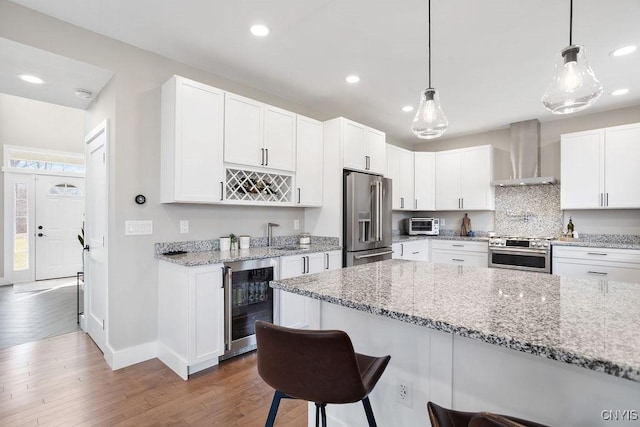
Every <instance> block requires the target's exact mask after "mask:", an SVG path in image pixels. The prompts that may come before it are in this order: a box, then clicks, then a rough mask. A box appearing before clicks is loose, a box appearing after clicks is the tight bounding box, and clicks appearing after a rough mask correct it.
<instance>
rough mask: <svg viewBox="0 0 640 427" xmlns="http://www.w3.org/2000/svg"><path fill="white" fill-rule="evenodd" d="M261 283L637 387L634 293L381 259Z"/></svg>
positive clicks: (638, 299)
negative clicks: (587, 371) (607, 375)
mask: <svg viewBox="0 0 640 427" xmlns="http://www.w3.org/2000/svg"><path fill="white" fill-rule="evenodd" d="M271 286H272V287H274V288H279V289H283V290H285V291H289V292H292V293H296V294H300V295H305V296H308V297H311V298H315V299H319V300H323V301H327V302H330V303H334V304H338V305H342V306H345V307H351V308H354V309H356V310H361V311H365V312H369V313H373V314H376V315H380V316H385V317H390V318H393V319H398V320H400V321H404V322H407V323H413V324H416V325H420V326H426V327H429V328H432V329H437V330H440V331H444V332H448V333H453V334H457V335H460V336H464V337H468V338H472V339H478V340H482V341H485V342H487V343H490V344H494V345H498V346H502V347H506V348H510V349H513V350H517V351H522V352H526V353H531V354H534V355H538V356H542V357H546V358H548V359H553V360H558V361H562V362H565V363H569V364H573V365H578V366H582V367H584V368H587V369H592V370H595V371H599V372H604V373H607V374H609V375H614V376H617V377H621V378H626V379H629V380H632V381H637V382H640V329H638V327H637V325H640V311H639V310H638V307H640V287H639V286H638V285H637V284H631V283H623V282H613V281H609V282H608V283H607V282H601V281H598V280H592V279H578V278H569V277H559V276H555V275H550V274H541V273H531V272H521V271H515V270H503V269H497V268H494V269H490V268H480V267H467V266H465V267H461V266H457V265H447V264H434V263H426V262H414V261H402V260H389V261H381V262H376V263H371V264H366V265H362V266H356V267H349V268H344V269H342V270H335V271H329V272H323V273H318V274H311V275H304V276H300V277H295V278H290V279H284V280H279V281H272V282H271Z"/></svg>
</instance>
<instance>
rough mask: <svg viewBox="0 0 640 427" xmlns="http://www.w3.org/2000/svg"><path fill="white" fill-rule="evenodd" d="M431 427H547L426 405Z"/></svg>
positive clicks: (485, 414) (502, 416)
mask: <svg viewBox="0 0 640 427" xmlns="http://www.w3.org/2000/svg"><path fill="white" fill-rule="evenodd" d="M427 410H428V411H429V419H430V420H431V426H432V427H547V426H545V425H543V424H538V423H535V422H533V421H527V420H523V419H521V418H516V417H511V416H508V415H498V414H492V413H490V412H462V411H454V410H453V409H446V408H443V407H442V406H438V405H436V404H435V403H433V402H428V403H427Z"/></svg>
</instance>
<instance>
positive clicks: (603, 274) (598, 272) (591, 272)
mask: <svg viewBox="0 0 640 427" xmlns="http://www.w3.org/2000/svg"><path fill="white" fill-rule="evenodd" d="M587 273H588V274H597V275H598V276H606V275H607V274H608V273H603V272H602V271H587Z"/></svg>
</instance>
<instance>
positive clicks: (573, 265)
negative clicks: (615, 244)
mask: <svg viewBox="0 0 640 427" xmlns="http://www.w3.org/2000/svg"><path fill="white" fill-rule="evenodd" d="M551 268H552V272H553V274H555V275H557V276H570V277H583V278H592V279H600V280H617V281H620V282H631V283H640V251H638V250H633V249H605V248H586V247H570V246H555V247H553V255H552V267H551Z"/></svg>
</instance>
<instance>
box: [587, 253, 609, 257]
mask: <svg viewBox="0 0 640 427" xmlns="http://www.w3.org/2000/svg"><path fill="white" fill-rule="evenodd" d="M587 255H600V256H607V254H606V253H603V252H587Z"/></svg>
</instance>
